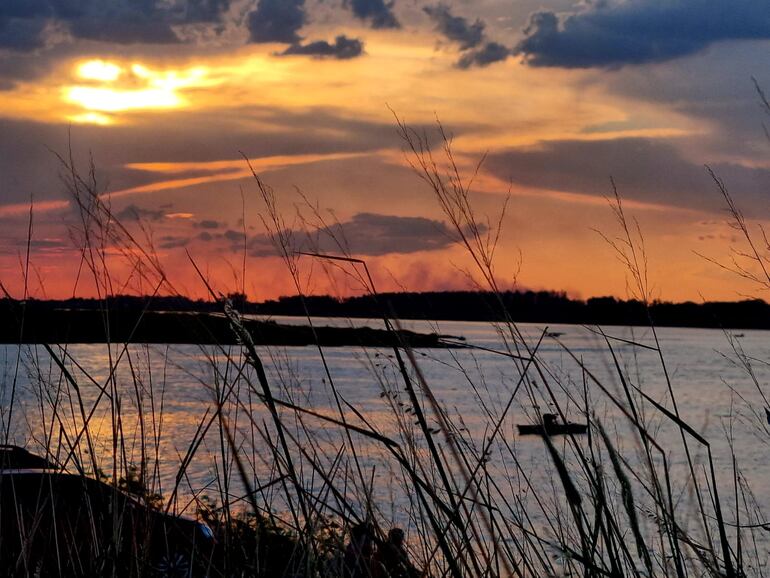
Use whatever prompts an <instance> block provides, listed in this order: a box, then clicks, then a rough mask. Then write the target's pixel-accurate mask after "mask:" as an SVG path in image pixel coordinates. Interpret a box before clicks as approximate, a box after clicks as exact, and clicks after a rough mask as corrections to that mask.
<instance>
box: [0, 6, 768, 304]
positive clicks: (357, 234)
mask: <svg viewBox="0 0 770 578" xmlns="http://www.w3.org/2000/svg"><path fill="white" fill-rule="evenodd" d="M769 49H770V9H768V6H767V3H766V1H765V0H730V1H727V0H633V1H631V0H627V1H624V0H575V1H568V0H518V1H514V0H477V1H471V0H451V1H449V0H444V1H436V0H428V1H424V0H389V1H388V0H3V1H2V2H0V103H2V106H1V107H0V282H1V283H2V285H3V287H4V288H5V290H7V291H8V292H9V294H11V295H13V296H14V297H24V296H32V297H38V298H64V297H69V296H72V295H82V296H89V295H96V294H99V295H101V294H103V293H104V292H114V293H117V292H134V293H143V292H151V291H153V290H154V289H155V288H154V287H153V284H152V282H151V280H149V279H147V278H143V277H142V276H141V275H140V274H139V273H137V271H136V270H135V268H133V267H134V265H135V260H132V258H131V257H132V256H133V257H136V258H137V259H149V260H152V262H153V263H156V264H157V267H158V268H159V269H162V270H163V271H164V274H165V275H166V279H167V280H168V283H169V287H173V290H174V291H179V292H181V293H185V294H187V295H189V296H192V297H205V296H206V295H207V293H208V291H209V289H208V287H207V284H208V286H209V287H211V288H212V289H213V290H214V291H216V292H223V293H226V292H229V291H236V290H243V291H245V292H246V293H247V294H248V295H249V297H251V298H252V299H270V298H275V297H278V296H280V295H289V294H293V293H295V292H296V285H295V282H294V280H293V279H292V276H291V275H290V274H289V271H288V270H287V267H286V264H285V263H284V262H283V261H282V259H280V258H279V257H278V256H277V253H276V249H275V246H274V244H273V243H272V242H271V236H270V229H271V226H270V224H271V221H270V215H269V212H268V211H266V207H265V205H264V203H263V201H262V198H261V196H260V193H259V189H258V187H257V183H256V182H255V179H254V178H253V175H252V173H251V169H250V168H249V165H248V163H247V161H246V159H248V161H249V162H250V163H251V168H253V169H254V171H255V172H256V173H257V174H258V175H259V177H260V179H261V180H262V181H263V182H264V183H265V184H266V185H268V186H269V187H271V188H272V190H273V192H274V195H275V200H276V205H275V207H276V210H277V211H278V213H279V214H280V219H281V227H280V228H281V230H282V231H283V232H284V233H285V235H286V237H287V238H289V239H291V240H292V243H293V246H295V247H297V248H299V249H301V250H317V251H321V252H324V253H338V252H339V247H338V246H337V245H336V244H335V241H334V240H335V239H338V240H339V239H340V238H344V240H345V241H344V242H345V244H346V247H347V250H348V251H349V253H350V254H352V255H354V256H356V257H357V258H360V259H362V260H364V261H365V262H366V263H367V266H368V268H369V270H370V271H371V272H372V275H373V278H374V281H375V283H376V288H377V289H378V290H379V291H389V290H400V289H407V290H411V291H425V290H453V289H468V288H474V287H476V286H477V285H476V284H477V283H478V282H479V279H480V278H479V276H478V275H476V274H475V272H474V271H473V263H472V261H471V260H470V259H469V256H468V255H467V252H466V251H465V249H464V247H462V245H461V244H460V243H458V235H457V233H456V232H455V231H454V230H453V229H452V226H451V224H450V221H449V219H448V217H447V216H446V215H445V214H444V213H443V212H442V210H441V207H440V204H439V203H438V201H437V199H436V196H435V195H434V194H433V193H432V191H431V189H430V188H429V187H428V186H427V185H426V183H425V182H424V181H423V180H422V179H421V178H420V177H419V175H418V174H416V173H415V171H414V170H413V168H412V167H411V166H410V160H412V161H413V160H414V159H413V158H411V159H410V156H409V155H408V154H406V153H405V142H404V141H403V139H402V138H401V137H400V136H399V132H398V130H397V129H398V124H397V119H399V120H401V121H403V122H405V123H406V124H407V125H408V126H409V127H411V128H413V129H414V130H415V131H417V133H418V134H424V135H425V136H426V137H427V138H428V139H429V142H430V145H431V146H432V147H433V148H432V149H431V150H432V151H433V154H434V158H436V159H437V162H438V163H439V167H440V168H441V169H442V170H443V168H444V167H445V166H446V165H445V163H444V161H445V158H444V156H443V152H442V150H443V149H442V147H441V139H440V138H439V134H438V132H437V126H438V123H439V122H440V123H441V126H443V127H444V129H445V131H446V133H447V134H448V135H449V136H450V138H451V150H452V153H453V155H454V159H455V161H456V163H457V168H458V171H459V173H460V174H461V175H462V177H463V179H465V181H464V182H469V179H470V178H471V176H473V175H474V173H475V171H476V168H477V167H478V173H477V174H476V176H475V178H474V179H473V181H472V183H471V186H470V189H469V191H470V193H469V194H470V200H471V203H472V206H473V210H474V214H475V215H476V217H477V218H478V220H479V222H480V223H481V229H482V231H487V230H496V227H497V224H498V223H499V225H500V229H501V232H500V236H499V239H498V244H497V247H496V250H495V273H496V276H497V279H498V283H499V286H500V287H502V288H506V289H508V288H518V289H533V290H555V291H565V292H567V294H568V295H570V296H571V297H575V298H583V299H585V298H589V297H592V296H601V295H614V296H616V297H621V298H626V297H629V296H633V295H634V291H633V283H631V282H630V276H629V273H628V271H627V270H626V269H625V267H624V266H623V264H622V263H621V262H619V260H618V259H617V256H616V254H615V252H614V250H613V248H612V246H611V245H610V244H609V243H608V242H607V240H606V239H607V238H608V239H610V240H612V239H615V238H616V237H617V235H618V234H619V233H620V229H619V226H618V223H617V222H616V220H615V217H614V216H613V211H612V209H611V207H610V206H609V204H608V200H607V199H608V198H609V197H611V195H612V194H613V186H612V182H613V181H614V183H615V186H616V188H617V191H618V193H619V194H620V196H621V198H622V199H623V203H624V208H625V211H626V213H627V215H628V217H629V219H631V222H632V223H634V221H635V222H638V225H639V227H638V230H637V229H636V227H635V225H634V228H633V231H634V235H637V234H641V235H642V237H643V239H644V245H645V251H646V258H647V266H648V278H649V284H650V295H651V296H652V297H654V298H657V299H663V300H673V301H682V300H694V301H701V300H703V299H707V300H736V299H741V298H745V297H747V296H750V297H763V296H764V294H763V293H762V291H761V287H759V286H757V285H756V284H754V283H753V282H751V281H749V280H747V279H745V278H744V277H741V275H737V274H735V273H734V272H731V271H729V270H727V269H726V268H725V267H723V266H720V264H722V265H725V264H726V265H727V266H728V268H729V266H730V263H731V259H733V258H734V257H735V256H736V255H738V257H737V259H738V262H739V264H740V263H741V261H740V259H741V257H740V252H742V251H745V246H744V245H743V244H742V240H741V238H740V235H739V234H738V232H737V231H736V230H735V228H734V227H732V226H731V223H730V222H729V221H730V220H729V215H728V214H727V213H726V212H725V206H724V200H723V198H722V196H721V195H720V191H719V188H718V187H717V185H716V183H715V182H714V181H713V180H712V178H711V176H710V175H709V173H708V171H707V170H706V165H707V166H708V167H710V168H711V169H712V170H713V171H714V173H715V174H716V175H718V176H719V178H720V179H722V181H723V182H724V185H725V186H726V188H727V189H728V190H729V192H730V194H731V195H732V196H733V198H734V199H735V201H736V203H737V205H738V206H739V207H740V209H741V211H742V212H743V213H744V214H745V216H746V219H747V220H748V222H749V224H750V226H752V227H755V226H756V227H759V226H761V225H762V224H763V223H764V222H765V220H766V216H765V215H766V209H767V193H768V187H769V186H770V155H768V153H769V152H770V137H768V136H767V132H766V130H765V129H764V128H763V123H764V122H766V121H768V120H770V119H768V117H767V111H765V110H763V108H762V106H761V98H760V95H759V94H758V92H757V90H756V88H755V85H754V80H753V79H756V82H757V83H758V85H759V86H761V87H767V89H768V91H770V70H769V69H768V65H767V63H768V59H767V55H768V50H769ZM62 159H63V160H64V162H65V163H67V164H69V163H70V159H71V162H72V164H74V167H75V169H76V171H77V174H79V175H80V176H82V177H83V178H84V180H85V181H87V182H93V190H94V191H96V192H97V193H98V194H99V195H100V202H102V203H103V204H104V206H106V207H107V208H108V209H109V211H110V212H111V214H112V216H113V218H114V219H115V220H116V221H117V222H119V223H120V224H121V226H122V227H123V229H121V230H122V231H123V233H121V234H122V235H125V234H130V235H131V236H132V238H133V239H135V240H136V242H137V244H138V246H136V247H132V248H130V249H126V247H125V246H121V245H120V243H119V242H118V241H116V240H115V239H113V238H111V237H106V238H100V240H99V242H100V243H101V244H100V246H99V247H97V248H98V249H99V251H97V253H98V255H101V256H104V260H103V261H99V259H95V258H94V257H93V255H94V253H93V252H92V253H88V252H84V251H83V247H84V239H85V233H84V231H85V229H87V228H88V223H89V221H88V219H87V218H85V219H84V215H83V211H82V207H81V206H79V204H78V203H77V202H75V199H74V198H73V191H72V190H71V186H68V184H67V183H68V182H69V181H70V180H71V175H72V173H71V172H69V169H68V168H67V167H66V166H65V164H63V162H62ZM479 163H480V164H479ZM91 167H93V171H92V170H91ZM91 172H92V174H93V181H90V176H89V175H90V174H91ZM506 203H507V205H506ZM504 206H506V210H505V212H504V214H503V217H502V218H500V214H501V210H502V208H503V207H504ZM30 209H31V210H30ZM752 231H754V232H755V234H756V235H758V237H757V238H759V239H761V238H762V237H761V233H760V229H758V228H757V229H752ZM89 239H90V240H91V245H93V244H94V240H93V238H89ZM764 245H765V243H764V242H761V243H759V246H760V248H761V247H762V246H764ZM139 246H140V247H141V248H140V247H139ZM126 251H128V258H127V254H126ZM137 255H138V257H137ZM97 262H101V263H102V265H104V266H107V267H108V269H109V283H107V282H105V278H106V277H105V276H104V275H103V273H104V272H103V271H102V276H100V277H99V276H97V277H94V274H93V271H92V270H90V268H89V263H90V265H91V266H92V267H93V265H94V263H97ZM296 262H297V263H298V268H299V269H298V272H297V276H298V279H299V285H300V288H301V290H302V291H307V292H311V293H320V294H322V293H331V294H334V295H337V296H343V295H350V294H356V293H359V292H360V291H361V290H362V288H361V286H360V283H358V281H357V277H356V276H355V274H354V273H355V272H354V271H351V268H354V267H356V266H355V265H353V264H349V263H338V265H339V267H337V268H335V269H333V270H331V271H330V270H329V268H328V266H327V265H326V263H325V262H324V263H321V262H319V261H318V259H314V258H311V257H298V258H297V261H296ZM132 264H133V265H132ZM746 266H747V267H751V265H750V264H746ZM204 280H205V282H204ZM167 290H168V289H167V288H164V289H163V291H167Z"/></svg>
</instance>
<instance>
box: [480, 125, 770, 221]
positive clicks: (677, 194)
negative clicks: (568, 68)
mask: <svg viewBox="0 0 770 578" xmlns="http://www.w3.org/2000/svg"><path fill="white" fill-rule="evenodd" d="M486 167H487V170H489V171H490V172H492V173H493V174H495V175H497V176H498V177H500V178H503V179H505V180H509V179H510V180H512V181H513V182H514V183H516V184H518V185H522V186H527V187H533V188H538V189H548V190H557V191H565V192H574V193H582V194H587V195H597V196H605V195H608V194H609V193H610V192H611V190H610V182H609V180H610V177H613V178H614V179H615V181H616V183H617V185H618V189H619V191H620V193H621V194H622V195H623V196H624V197H626V198H629V199H635V200H638V201H643V202H648V203H658V204H663V205H673V206H678V207H686V208H693V209H703V210H711V211H718V210H720V209H721V208H722V199H721V197H720V195H719V194H718V192H717V190H716V188H715V185H714V183H713V181H712V180H711V179H710V178H709V176H708V174H707V172H706V171H705V169H704V167H703V165H702V164H699V163H694V162H691V161H689V160H688V159H686V158H685V157H683V156H682V154H681V153H680V152H679V151H678V149H677V148H676V147H675V146H674V145H673V144H672V143H671V142H667V141H663V140H653V139H642V138H625V139H614V140H603V141H556V142H547V143H543V144H542V146H540V147H539V148H537V149H534V150H514V151H508V152H505V153H500V154H493V155H491V156H490V157H489V158H488V161H487V165H486ZM713 168H714V170H715V171H716V172H717V174H719V175H720V177H721V178H723V179H724V181H725V183H726V184H727V186H728V188H729V189H730V190H731V191H732V192H733V194H734V195H735V198H736V199H737V200H738V201H739V203H741V204H742V205H745V208H746V209H747V213H748V212H751V211H756V210H757V209H759V208H760V207H762V206H763V205H764V204H765V202H766V200H765V199H766V190H767V183H768V182H770V170H768V169H761V168H750V167H745V166H741V165H736V164H730V163H717V164H714V165H713Z"/></svg>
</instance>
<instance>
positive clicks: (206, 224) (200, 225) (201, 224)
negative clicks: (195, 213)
mask: <svg viewBox="0 0 770 578" xmlns="http://www.w3.org/2000/svg"><path fill="white" fill-rule="evenodd" d="M221 226H223V223H220V222H219V221H214V220H213V219H203V220H202V221H198V222H197V223H193V227H195V228H196V229H219V228H220V227H221Z"/></svg>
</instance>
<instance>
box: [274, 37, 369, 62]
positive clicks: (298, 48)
mask: <svg viewBox="0 0 770 578" xmlns="http://www.w3.org/2000/svg"><path fill="white" fill-rule="evenodd" d="M363 52H364V44H363V42H361V41H360V40H359V39H357V38H348V37H347V36H344V35H340V36H337V38H335V39H334V44H330V43H329V42H327V41H326V40H317V41H315V42H309V43H307V44H292V45H291V46H289V47H288V48H287V49H286V50H284V51H283V52H282V53H281V54H282V55H284V56H288V55H294V54H297V55H306V56H316V57H319V58H336V59H338V60H348V59H350V58H356V57H358V56H361V55H362V54H363Z"/></svg>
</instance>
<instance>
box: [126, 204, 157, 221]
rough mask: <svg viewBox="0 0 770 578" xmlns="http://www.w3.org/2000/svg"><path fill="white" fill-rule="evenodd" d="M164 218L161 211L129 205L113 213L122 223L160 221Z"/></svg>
mask: <svg viewBox="0 0 770 578" xmlns="http://www.w3.org/2000/svg"><path fill="white" fill-rule="evenodd" d="M164 216H165V213H164V212H163V211H157V210H153V209H146V208H144V207H139V206H137V205H134V204H131V205H128V206H127V207H125V208H123V209H122V210H120V211H118V212H117V213H115V217H116V218H117V219H118V220H119V221H122V222H124V223H128V222H131V221H160V220H161V219H162V218H163V217H164Z"/></svg>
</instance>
